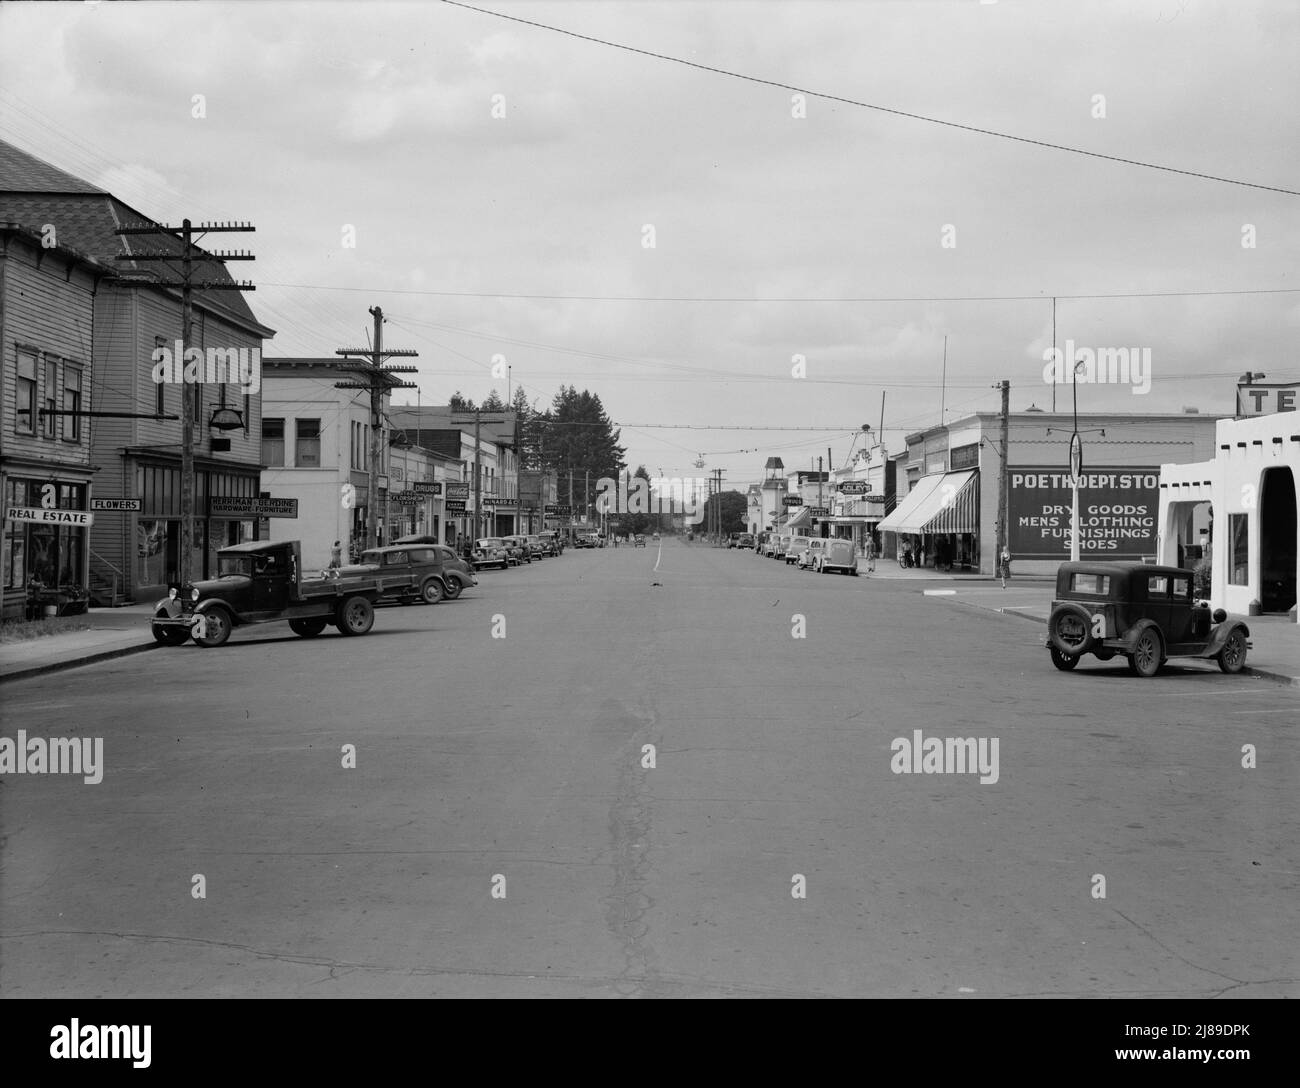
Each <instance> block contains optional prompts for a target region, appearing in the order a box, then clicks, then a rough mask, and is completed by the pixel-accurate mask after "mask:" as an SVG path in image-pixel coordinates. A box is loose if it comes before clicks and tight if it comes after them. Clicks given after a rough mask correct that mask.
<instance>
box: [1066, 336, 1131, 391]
mask: <svg viewBox="0 0 1300 1088" xmlns="http://www.w3.org/2000/svg"><path fill="white" fill-rule="evenodd" d="M1043 362H1044V363H1046V364H1047V365H1046V366H1044V367H1043V381H1045V382H1046V383H1047V384H1048V385H1072V384H1073V385H1131V386H1133V389H1132V392H1133V393H1134V394H1138V393H1150V392H1151V349H1150V348H1096V349H1095V350H1094V349H1093V348H1079V347H1075V346H1074V341H1073V340H1067V341H1066V342H1065V349H1064V350H1062V349H1060V348H1048V349H1047V350H1046V351H1044V352H1043Z"/></svg>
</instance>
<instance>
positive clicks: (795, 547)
mask: <svg viewBox="0 0 1300 1088" xmlns="http://www.w3.org/2000/svg"><path fill="white" fill-rule="evenodd" d="M809 539H810V538H809V537H806V536H792V537H790V538H789V543H788V544H786V546H785V554H784V555H782V556H781V558H782V559H784V560H785V565H786V566H787V567H788V566H789V565H790V564H791V563H794V562H797V561H798V559H799V553H800V552H801V551H803V550H804V548H806V547H808V541H809Z"/></svg>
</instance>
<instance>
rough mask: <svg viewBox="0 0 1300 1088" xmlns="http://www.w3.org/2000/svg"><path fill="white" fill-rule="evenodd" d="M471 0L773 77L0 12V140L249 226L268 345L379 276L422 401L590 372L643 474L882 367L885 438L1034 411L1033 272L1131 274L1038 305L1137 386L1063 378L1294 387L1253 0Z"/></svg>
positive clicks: (225, 20)
mask: <svg viewBox="0 0 1300 1088" xmlns="http://www.w3.org/2000/svg"><path fill="white" fill-rule="evenodd" d="M481 6H482V7H484V8H490V9H492V10H493V11H495V12H499V13H502V14H505V15H510V16H514V17H516V18H520V19H528V20H533V21H536V22H540V23H545V24H549V25H550V26H553V27H558V28H562V29H565V30H568V31H572V32H574V33H577V34H582V35H587V36H589V37H595V38H603V39H607V40H609V41H611V42H616V43H620V44H623V45H627V46H632V47H635V48H636V49H640V50H645V51H648V52H653V53H659V54H664V55H666V56H668V57H673V58H679V59H681V60H686V61H690V62H693V63H694V64H697V65H706V66H709V67H713V68H721V69H727V70H728V71H732V72H736V73H741V74H744V75H747V76H752V77H755V78H756V79H758V80H767V81H771V82H772V83H777V84H782V85H786V86H785V87H775V86H771V85H764V84H761V83H758V82H754V81H749V80H741V79H736V78H732V77H729V76H726V75H720V74H716V73H713V72H708V71H703V70H701V69H699V68H695V67H690V66H686V65H683V64H680V63H674V62H673V61H672V60H666V59H660V58H656V57H650V56H645V55H641V54H635V53H631V52H628V51H626V50H621V49H616V48H612V47H610V46H608V45H602V44H597V43H594V42H591V41H584V40H580V39H577V38H574V37H571V36H565V35H561V34H557V33H555V32H553V31H550V30H546V29H541V28H538V27H534V26H527V25H523V24H521V23H519V22H512V21H508V20H505V19H502V18H498V17H495V16H493V15H490V14H483V13H481V12H477V11H472V10H467V9H465V8H463V7H458V6H451V5H448V4H443V3H436V2H418V3H417V2H410V3H383V2H368V3H348V2H343V0H337V2H323V3H280V2H276V0H271V2H262V3H251V2H215V3H188V4H179V3H176V4H173V3H139V4H113V3H82V4H44V3H33V4H17V5H14V4H6V5H4V6H3V7H0V138H3V139H6V140H9V141H10V142H12V143H15V144H17V145H19V146H20V147H23V148H24V149H26V150H28V151H31V152H33V153H34V154H37V155H39V156H41V157H42V158H44V159H46V160H48V161H50V162H52V163H54V164H55V165H57V166H60V167H62V168H63V169H65V170H68V171H70V172H72V173H74V174H77V175H78V176H80V177H84V178H86V179H88V180H91V181H93V182H95V183H97V184H99V185H101V186H103V187H105V188H108V189H110V190H112V191H113V192H114V193H115V194H116V195H118V196H119V197H120V198H121V199H123V200H125V201H126V202H127V203H129V204H131V205H132V206H134V207H135V208H137V209H138V210H140V211H142V212H144V213H146V214H148V215H151V216H153V217H155V218H158V219H162V220H168V221H177V222H179V220H180V219H181V218H182V217H184V216H186V215H188V216H189V217H190V218H192V219H196V220H197V219H199V218H203V217H211V218H218V219H248V220H252V221H253V222H255V223H256V225H257V233H256V234H255V235H249V236H230V238H234V239H238V242H239V244H247V245H248V246H249V247H250V248H252V249H253V250H254V251H255V252H256V254H257V261H256V263H254V264H250V265H241V266H239V267H237V268H236V267H235V266H233V265H232V268H234V269H235V271H236V272H237V274H239V275H240V276H245V275H246V276H248V277H249V278H252V279H253V280H254V281H255V282H256V283H257V284H258V290H257V291H256V293H254V294H252V295H250V296H249V301H250V303H251V305H252V306H253V308H254V311H255V312H256V313H257V314H258V316H259V317H260V318H261V319H262V320H263V321H265V322H266V323H267V324H269V325H270V326H272V327H273V328H275V329H277V330H278V332H277V335H276V337H275V338H274V340H272V341H271V342H269V343H268V345H267V347H266V353H267V354H268V355H327V354H332V353H333V350H334V349H335V348H336V347H341V346H355V345H357V344H364V343H365V341H366V335H367V330H368V328H369V321H370V318H369V315H368V314H367V312H366V311H367V308H368V307H369V306H373V305H381V306H383V308H384V310H385V313H386V314H387V315H388V317H389V318H390V322H389V325H388V326H387V329H386V332H385V338H386V342H387V343H388V344H389V345H390V346H395V347H410V348H414V349H416V350H418V351H419V352H420V358H419V359H418V360H414V361H415V362H416V364H417V365H418V366H419V368H420V373H419V376H418V378H419V382H420V386H421V395H422V398H423V401H424V403H445V401H446V399H447V397H448V396H449V395H450V394H451V393H452V392H453V391H454V390H456V389H459V390H461V391H462V392H463V393H464V394H465V395H467V396H470V397H473V398H474V399H476V400H481V399H483V398H484V397H485V396H486V395H487V394H488V392H489V391H490V390H491V389H492V388H493V387H494V385H495V386H496V387H498V388H500V390H501V392H502V394H503V395H504V394H505V388H504V385H505V383H504V382H494V380H493V377H492V373H491V364H492V360H493V356H494V355H502V356H504V357H505V359H506V362H507V363H508V364H509V365H510V367H511V374H512V378H513V380H514V382H515V384H517V385H518V384H522V385H523V386H524V388H525V389H526V390H527V392H528V394H529V396H530V397H534V396H535V397H537V398H539V403H543V404H544V403H546V402H547V401H549V400H550V398H551V396H552V394H553V393H554V392H555V390H556V388H557V387H558V386H559V385H560V384H562V383H563V384H569V383H572V384H575V385H576V386H578V388H579V389H581V388H583V387H587V388H590V389H592V390H593V391H594V392H596V393H598V394H599V395H600V396H601V398H602V399H603V401H604V403H605V405H606V408H607V409H608V410H609V412H610V414H611V416H612V417H613V418H614V419H615V420H616V421H618V422H619V423H620V424H622V425H624V430H623V440H624V443H625V444H626V445H627V446H628V458H629V460H630V461H631V463H632V464H633V465H636V464H639V463H644V464H645V465H647V467H648V468H649V469H650V470H651V472H652V473H655V472H657V471H662V472H663V473H664V474H666V475H687V474H693V473H694V472H695V471H696V470H695V469H694V468H693V465H692V462H693V461H694V460H695V459H696V457H697V455H699V454H703V457H704V460H705V461H706V462H707V466H708V469H709V470H712V469H714V468H721V469H723V470H724V472H725V474H726V479H727V480H728V481H729V482H731V483H734V484H737V485H739V484H743V483H744V482H746V481H748V480H752V479H755V478H756V477H757V476H758V475H759V474H760V472H761V468H762V463H763V459H764V457H766V456H767V455H768V454H769V453H778V454H780V455H781V456H782V457H783V458H784V459H785V461H786V464H787V465H796V464H797V465H807V464H808V463H809V460H808V459H809V458H810V457H815V456H816V455H817V454H818V453H821V454H824V453H825V450H826V447H828V446H830V447H831V448H832V449H833V450H834V456H835V458H836V460H837V461H839V460H841V459H842V458H843V457H844V455H845V454H847V452H848V448H849V438H848V436H847V430H848V429H849V428H855V427H857V426H859V425H860V424H861V423H863V422H868V421H869V422H871V424H872V426H873V427H877V426H878V424H879V416H880V409H881V393H882V391H886V392H887V402H886V407H885V426H886V437H887V440H888V442H889V444H890V445H891V446H892V447H893V448H895V449H898V448H901V445H902V441H901V440H902V436H903V435H904V434H905V433H907V432H909V431H913V430H916V429H919V428H921V427H923V426H928V425H932V424H934V423H937V422H938V421H939V419H940V406H941V403H942V404H944V405H946V407H947V408H948V409H949V410H950V411H949V412H948V413H947V415H948V418H955V417H956V416H957V415H960V414H963V413H965V412H967V411H970V410H974V409H987V410H995V409H996V408H997V404H998V395H997V392H996V390H994V389H993V388H991V387H992V386H993V384H994V383H995V382H997V381H998V380H999V379H1003V378H1006V379H1009V380H1010V381H1011V382H1012V406H1013V408H1016V409H1020V408H1027V407H1029V406H1030V404H1031V403H1036V404H1037V405H1038V406H1040V407H1050V405H1051V400H1052V390H1051V388H1050V387H1049V386H1047V385H1045V384H1044V382H1043V377H1042V371H1043V351H1044V349H1045V348H1049V347H1050V346H1051V344H1052V320H1051V314H1052V304H1051V301H1050V300H1051V297H1052V296H1053V295H1057V296H1089V295H1092V296H1097V295H1112V296H1113V295H1137V296H1144V297H1121V298H1083V297H1061V298H1060V301H1059V302H1058V304H1057V341H1058V343H1059V344H1061V345H1062V346H1064V344H1065V342H1066V340H1067V339H1071V340H1073V341H1074V342H1075V344H1076V346H1080V347H1081V346H1088V347H1114V346H1130V347H1145V348H1150V350H1151V358H1152V370H1153V381H1152V386H1151V390H1150V392H1149V393H1147V394H1146V395H1137V394H1134V393H1133V392H1131V390H1130V389H1127V388H1124V387H1117V386H1082V387H1080V389H1079V392H1080V407H1081V408H1086V409H1096V410H1121V411H1178V410H1180V409H1181V408H1182V407H1183V406H1185V405H1194V406H1197V407H1199V408H1201V410H1202V411H1206V412H1223V413H1224V414H1231V411H1232V404H1233V387H1234V385H1235V379H1236V376H1237V375H1238V374H1240V373H1241V372H1242V371H1243V370H1244V369H1247V368H1250V369H1254V370H1262V371H1264V372H1265V373H1267V374H1268V378H1269V380H1270V381H1272V380H1297V379H1300V360H1298V359H1297V355H1296V337H1297V333H1298V332H1300V290H1296V289H1300V282H1297V277H1296V275H1295V272H1296V268H1297V255H1298V254H1300V196H1296V195H1291V194H1288V193H1279V192H1270V191H1267V189H1266V188H1262V187H1272V188H1278V189H1287V190H1300V169H1297V167H1298V166H1300V152H1298V150H1297V148H1298V146H1300V144H1298V141H1297V136H1298V134H1300V125H1297V114H1298V113H1300V65H1298V64H1297V63H1296V56H1297V50H1298V46H1300V5H1296V4H1295V3H1293V2H1291V0H1274V2H1263V3H1251V2H1243V0H1231V2H1223V3H1217V4H1212V3H1204V2H1201V0H1149V2H1148V0H1123V2H1120V0H1117V2H1114V3H1083V2H1073V0H1071V2H1064V0H1062V2H1054V3H1050V4H1046V3H1037V4H1035V3H1028V2H1016V0H1000V2H998V3H992V4H989V3H979V2H978V0H934V2H907V3H904V2H896V3H895V2H867V0H839V2H835V3H824V4H822V3H811V2H799V3H789V2H783V0H765V2H758V3H740V2H735V0H705V2H698V3H691V2H687V0H660V2H654V3H636V4H632V3H619V2H608V0H606V2H601V3H597V2H595V0H586V2H580V3H549V2H542V0H538V2H530V3H503V2H499V0H498V2H491V0H482V3H481ZM788 87H796V88H803V89H806V90H807V91H809V92H820V94H822V95H828V96H836V97H838V98H840V99H850V100H855V101H856V102H857V103H869V104H871V105H874V106H882V107H887V108H888V109H889V110H895V111H902V112H905V113H911V114H918V115H922V116H924V117H928V118H935V119H940V120H943V121H951V122H957V123H960V124H962V125H967V126H971V127H974V128H981V129H989V130H995V131H997V132H1002V133H1008V134H1012V135H1015V136H1020V137H1025V138H1028V139H1032V140H1038V141H1043V142H1046V143H1052V144H1060V145H1068V146H1070V147H1075V148H1080V149H1084V150H1088V151H1093V152H1099V153H1101V154H1104V155H1110V156H1115V157H1117V158H1122V159H1132V160H1139V161H1141V162H1147V163H1154V164H1159V165H1161V166H1167V167H1174V168H1177V169H1178V170H1183V171H1191V172H1193V173H1199V174H1208V175H1215V176H1217V177H1221V178H1228V179H1233V180H1235V181H1242V182H1250V183H1252V184H1253V186H1258V187H1251V186H1246V185H1237V184H1227V183H1224V182H1222V181H1211V180H1204V179H1202V178H1197V177H1191V176H1187V175H1185V174H1177V173H1172V172H1169V171H1163V170H1154V169H1148V168H1144V167H1141V166H1136V165H1125V164H1121V163H1118V162H1114V161H1107V160H1104V159H1101V158H1097V157H1089V156H1084V155H1079V154H1073V153H1070V152H1067V151H1063V150H1052V149H1048V148H1044V147H1041V146H1035V145H1031V144H1029V143H1024V142H1017V141H1011V140H1007V139H1001V138H998V137H995V136H991V135H985V134H980V133H976V132H972V131H969V130H968V129H959V128H955V127H951V126H944V125H938V124H933V123H928V122H927V121H925V120H920V119H916V118H909V117H904V116H899V115H898V114H897V113H889V112H884V111H882V110H878V109H872V108H867V107H865V106H863V105H858V104H850V103H846V102H842V101H833V100H830V99H828V98H825V97H817V96H816V95H809V96H808V97H807V100H806V116H795V114H797V113H799V112H800V109H799V107H798V105H797V103H794V102H792V94H793V92H792V91H791V90H789V89H786V88H788ZM195 96H203V97H202V100H201V102H202V109H201V110H199V109H197V108H196V106H195V102H196V98H195ZM1097 96H1103V97H1102V98H1098V97H1097ZM196 112H202V113H203V114H204V116H202V117H196V116H194V114H195V113H196ZM494 112H495V113H496V114H498V115H499V114H502V113H503V114H504V116H494ZM1103 112H1104V116H1100V114H1101V113H1103ZM349 225H350V226H351V227H352V228H353V229H354V231H355V239H356V244H355V247H348V246H346V245H345V244H344V241H345V229H346V227H347V226H349ZM1248 225H1249V226H1250V227H1253V233H1254V240H1255V244H1254V246H1253V248H1251V247H1246V246H1243V244H1242V241H1243V231H1244V230H1247V229H1248ZM647 226H652V227H653V241H654V246H653V248H650V247H648V246H647V245H646V244H645V243H646V241H647V240H648V236H647V232H646V231H645V228H646V227H647ZM949 227H950V228H951V230H948V231H947V234H946V235H945V230H946V228H949ZM945 237H946V238H947V240H948V241H949V242H952V241H954V240H955V245H948V246H945V245H944V244H943V243H944V241H945ZM245 238H246V239H247V242H246V243H245V241H244V239H245ZM1247 292H1256V293H1247ZM1152 295H1165V296H1166V297H1151V296H1152ZM521 296H532V297H521ZM538 296H552V297H538ZM555 296H569V297H555ZM665 299H670V300H675V301H662V300H665ZM900 299H901V300H905V301H896V300H900ZM655 300H659V301H655ZM682 300H686V301H682ZM755 300H758V301H755ZM908 300H910V301H908ZM945 337H947V389H946V391H945V392H942V393H941V390H940V375H941V372H942V367H943V356H944V338H945ZM794 356H802V357H803V358H804V359H805V360H806V364H805V366H806V377H802V378H796V377H793V376H792V374H791V370H792V357H794ZM1060 396H1061V400H1060V403H1061V405H1062V406H1066V405H1068V397H1069V390H1068V389H1067V390H1062V391H1061V393H1060ZM412 400H414V394H413V393H412ZM641 424H656V425H660V426H655V427H638V426H637V425H641ZM666 425H673V427H674V428H676V429H668V427H667V426H666ZM686 425H691V426H694V427H697V428H704V427H707V426H715V427H720V426H723V425H727V426H746V425H748V426H753V427H764V428H791V429H790V430H776V429H771V430H754V431H743V430H704V429H698V430H690V429H683V428H684V427H685V426H686ZM797 428H817V429H815V430H810V431H799V430H797Z"/></svg>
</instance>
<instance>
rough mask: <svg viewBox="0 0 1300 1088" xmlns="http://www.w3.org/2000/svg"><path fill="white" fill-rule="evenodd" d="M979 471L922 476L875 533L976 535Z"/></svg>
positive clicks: (977, 528)
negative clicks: (878, 531)
mask: <svg viewBox="0 0 1300 1088" xmlns="http://www.w3.org/2000/svg"><path fill="white" fill-rule="evenodd" d="M979 505H980V504H979V470H978V469H968V470H966V471H964V472H941V473H935V474H934V475H932V476H922V477H921V479H920V480H918V481H917V483H916V486H915V487H914V488H912V490H911V491H909V492H908V493H907V495H906V496H904V498H903V500H902V501H901V502H900V503H899V504H898V507H897V508H896V509H895V510H894V512H893V513H892V514H890V515H889V516H888V517H887V518H885V520H884V521H882V522H881V523H880V524H879V526H877V528H878V529H880V531H881V532H887V533H917V534H920V533H978V532H979Z"/></svg>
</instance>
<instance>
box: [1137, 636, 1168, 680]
mask: <svg viewBox="0 0 1300 1088" xmlns="http://www.w3.org/2000/svg"><path fill="white" fill-rule="evenodd" d="M1164 662H1165V652H1164V646H1163V645H1161V641H1160V635H1159V634H1158V633H1157V632H1156V631H1155V629H1154V628H1150V627H1149V628H1147V629H1146V630H1145V631H1143V632H1142V633H1141V634H1140V635H1138V637H1137V642H1135V643H1134V644H1133V652H1132V653H1131V654H1129V655H1128V667H1129V671H1130V672H1132V673H1133V675H1134V676H1140V677H1142V678H1143V679H1148V680H1149V679H1150V678H1151V677H1153V676H1155V674H1156V673H1158V672H1159V671H1160V666H1161V665H1163V664H1164Z"/></svg>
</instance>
